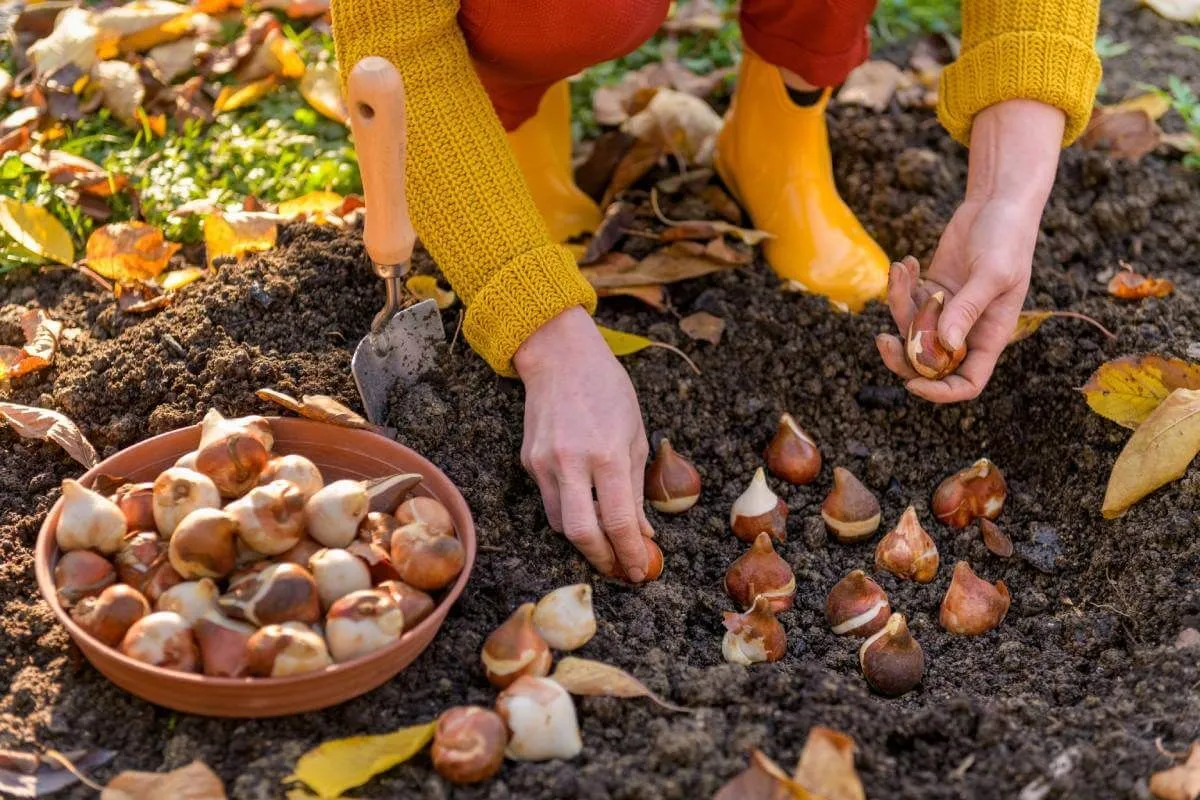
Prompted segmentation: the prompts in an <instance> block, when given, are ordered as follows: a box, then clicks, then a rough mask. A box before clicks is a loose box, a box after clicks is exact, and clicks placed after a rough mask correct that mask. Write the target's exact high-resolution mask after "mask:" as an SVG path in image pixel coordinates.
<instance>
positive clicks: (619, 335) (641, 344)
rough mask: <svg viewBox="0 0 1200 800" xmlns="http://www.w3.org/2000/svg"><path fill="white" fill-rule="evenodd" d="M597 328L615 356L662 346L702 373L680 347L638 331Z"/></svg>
mask: <svg viewBox="0 0 1200 800" xmlns="http://www.w3.org/2000/svg"><path fill="white" fill-rule="evenodd" d="M596 330H598V331H600V335H601V336H603V337H604V341H605V343H606V344H608V349H609V350H612V352H613V355H615V356H618V357H619V356H629V355H633V354H634V353H640V352H641V351H642V350H645V349H646V348H647V347H661V348H663V349H664V350H670V351H671V352H672V353H674V354H675V355H677V356H679V357H680V358H682V359H683V360H684V361H686V362H687V365H688V366H689V367H691V368H692V371H693V372H695V373H696V374H697V375H699V374H700V368H699V367H697V366H696V364H695V362H693V361H692V360H691V359H690V358H688V357H687V353H684V352H683V351H682V350H680V349H679V348H678V347H673V346H672V345H669V344H664V343H662V342H656V341H654V340H653V339H647V338H646V337H645V336H638V335H637V334H636V333H625V332H624V331H614V330H613V329H612V328H605V327H604V326H603V325H597V326H596Z"/></svg>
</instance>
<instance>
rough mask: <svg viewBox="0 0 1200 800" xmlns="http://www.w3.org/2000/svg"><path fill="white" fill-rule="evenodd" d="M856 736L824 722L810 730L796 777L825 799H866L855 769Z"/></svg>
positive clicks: (799, 782) (803, 784)
mask: <svg viewBox="0 0 1200 800" xmlns="http://www.w3.org/2000/svg"><path fill="white" fill-rule="evenodd" d="M854 750H855V746H854V739H852V738H850V737H849V736H847V735H846V734H844V733H839V732H838V731H835V730H831V729H830V728H825V727H822V726H820V725H817V726H815V727H813V729H812V730H810V731H809V732H808V741H806V742H805V743H804V750H803V751H801V753H800V763H799V764H797V765H796V774H795V775H794V776H793V777H794V779H795V781H796V783H798V784H800V785H801V786H803V787H804V788H805V789H807V790H808V791H809V792H811V793H812V794H813V795H815V796H816V797H819V798H821V800H866V793H865V792H864V791H863V787H862V781H860V780H859V778H858V773H857V772H855V771H854Z"/></svg>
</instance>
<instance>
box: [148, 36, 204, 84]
mask: <svg viewBox="0 0 1200 800" xmlns="http://www.w3.org/2000/svg"><path fill="white" fill-rule="evenodd" d="M199 44H200V40H199V39H197V38H196V37H195V36H188V37H186V38H184V39H179V40H178V41H174V42H168V43H167V44H160V45H159V46H158V47H155V48H154V49H152V50H151V51H150V52H148V53H146V58H147V59H148V60H150V61H152V62H153V63H154V66H155V67H156V68H157V69H158V74H159V75H160V76H161V77H162V79H163V80H164V81H166V82H167V83H172V82H173V81H174V80H175V79H176V78H178V77H179V76H181V75H184V74H186V73H188V72H191V71H192V69H194V68H195V66H196V59H197V57H198V56H199V54H200V50H199Z"/></svg>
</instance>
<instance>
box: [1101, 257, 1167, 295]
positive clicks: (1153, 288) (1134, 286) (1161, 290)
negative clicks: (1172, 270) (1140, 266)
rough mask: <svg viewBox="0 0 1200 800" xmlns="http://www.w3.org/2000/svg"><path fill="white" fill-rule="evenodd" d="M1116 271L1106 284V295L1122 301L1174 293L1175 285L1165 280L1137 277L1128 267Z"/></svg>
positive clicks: (1144, 276) (1143, 276) (1145, 276)
mask: <svg viewBox="0 0 1200 800" xmlns="http://www.w3.org/2000/svg"><path fill="white" fill-rule="evenodd" d="M1123 267H1124V268H1123V269H1120V270H1117V272H1116V274H1115V275H1113V276H1112V279H1111V280H1109V282H1108V293H1109V294H1111V295H1112V296H1113V297H1117V298H1120V299H1122V300H1141V299H1143V298H1146V297H1166V296H1167V295H1169V294H1170V293H1171V292H1173V291H1175V284H1174V283H1172V282H1171V281H1170V280H1168V279H1167V278H1152V277H1150V276H1149V275H1139V274H1138V273H1136V272H1134V271H1133V270H1132V269H1131V268H1129V266H1128V265H1123Z"/></svg>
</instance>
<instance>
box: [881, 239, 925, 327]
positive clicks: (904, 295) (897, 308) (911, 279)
mask: <svg viewBox="0 0 1200 800" xmlns="http://www.w3.org/2000/svg"><path fill="white" fill-rule="evenodd" d="M920 272H921V265H920V263H919V262H918V261H917V260H916V259H915V258H913V257H912V256H906V257H905V259H904V261H897V262H896V263H894V264H892V267H891V269H890V270H889V271H888V308H890V309H891V311H892V319H893V320H895V321H896V327H897V328H899V329H900V331H901V333H903V332H905V331H907V330H908V325H909V323H910V322H912V318H913V316H914V315H915V314H916V313H917V304H916V302H915V300H914V299H913V292H914V291H915V290H916V288H917V282H918V279H919V275H920Z"/></svg>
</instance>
